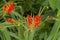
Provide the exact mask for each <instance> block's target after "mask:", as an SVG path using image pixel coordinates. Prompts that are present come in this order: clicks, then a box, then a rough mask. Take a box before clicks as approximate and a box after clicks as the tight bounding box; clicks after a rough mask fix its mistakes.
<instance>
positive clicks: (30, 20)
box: [27, 15, 32, 27]
mask: <svg viewBox="0 0 60 40" xmlns="http://www.w3.org/2000/svg"><path fill="white" fill-rule="evenodd" d="M27 21H28V27H30V25H31V24H32V16H30V15H28V16H27Z"/></svg>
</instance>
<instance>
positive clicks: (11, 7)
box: [3, 2, 15, 14]
mask: <svg viewBox="0 0 60 40" xmlns="http://www.w3.org/2000/svg"><path fill="white" fill-rule="evenodd" d="M14 6H15V5H14V3H12V4H11V3H10V2H8V3H7V4H6V5H5V7H4V8H3V13H6V12H8V14H10V13H11V11H12V10H13V9H14Z"/></svg>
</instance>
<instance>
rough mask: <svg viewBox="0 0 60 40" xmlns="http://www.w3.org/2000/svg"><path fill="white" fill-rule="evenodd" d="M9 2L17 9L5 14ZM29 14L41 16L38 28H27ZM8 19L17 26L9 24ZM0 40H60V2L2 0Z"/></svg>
mask: <svg viewBox="0 0 60 40" xmlns="http://www.w3.org/2000/svg"><path fill="white" fill-rule="evenodd" d="M8 2H10V3H14V4H15V8H14V9H13V10H12V12H11V13H10V14H8V13H6V14H4V13H3V11H2V10H3V8H4V6H5V5H6V4H7V3H8ZM28 14H29V15H31V16H32V17H35V16H36V15H40V16H41V23H40V25H39V27H38V28H35V29H34V26H33V25H32V26H31V28H29V27H28V26H27V24H28V21H27V15H28ZM7 18H11V19H14V20H15V22H16V24H9V23H8V22H7ZM0 40H60V0H0Z"/></svg>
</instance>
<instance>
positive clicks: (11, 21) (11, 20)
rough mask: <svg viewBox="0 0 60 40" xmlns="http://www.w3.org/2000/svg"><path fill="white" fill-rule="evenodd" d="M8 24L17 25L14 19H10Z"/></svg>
mask: <svg viewBox="0 0 60 40" xmlns="http://www.w3.org/2000/svg"><path fill="white" fill-rule="evenodd" d="M7 22H8V23H12V24H15V23H16V22H15V20H14V19H10V18H8V19H7Z"/></svg>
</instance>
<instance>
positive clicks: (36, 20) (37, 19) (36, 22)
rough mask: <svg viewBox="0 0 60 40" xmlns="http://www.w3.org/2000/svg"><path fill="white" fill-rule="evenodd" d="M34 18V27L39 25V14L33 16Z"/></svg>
mask: <svg viewBox="0 0 60 40" xmlns="http://www.w3.org/2000/svg"><path fill="white" fill-rule="evenodd" d="M34 20H35V24H34V27H35V28H37V27H38V26H39V25H40V22H41V16H38V15H37V16H35V18H34Z"/></svg>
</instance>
